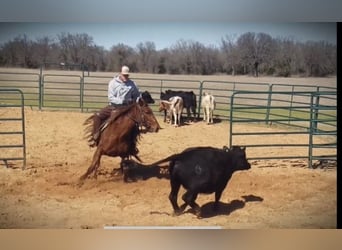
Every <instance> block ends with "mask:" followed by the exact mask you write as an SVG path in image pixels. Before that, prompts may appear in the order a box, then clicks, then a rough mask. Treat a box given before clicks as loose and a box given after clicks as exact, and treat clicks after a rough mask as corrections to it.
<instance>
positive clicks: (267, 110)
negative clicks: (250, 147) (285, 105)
mask: <svg viewBox="0 0 342 250" xmlns="http://www.w3.org/2000/svg"><path fill="white" fill-rule="evenodd" d="M272 89H273V84H269V88H268V92H269V93H268V99H267V108H266V117H265V123H266V124H268V121H269V119H270V110H271V103H272V91H273V90H272Z"/></svg>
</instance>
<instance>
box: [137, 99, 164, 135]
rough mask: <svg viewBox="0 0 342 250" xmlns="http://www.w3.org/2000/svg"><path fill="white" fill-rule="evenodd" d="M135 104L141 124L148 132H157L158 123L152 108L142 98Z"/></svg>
mask: <svg viewBox="0 0 342 250" xmlns="http://www.w3.org/2000/svg"><path fill="white" fill-rule="evenodd" d="M137 106H138V107H139V110H140V116H141V125H143V126H144V127H146V128H147V130H148V131H149V132H158V130H159V129H160V125H159V123H158V121H157V119H156V117H155V116H154V114H153V111H152V109H151V108H150V107H149V106H148V105H147V103H146V102H145V101H144V100H142V99H139V101H138V102H137Z"/></svg>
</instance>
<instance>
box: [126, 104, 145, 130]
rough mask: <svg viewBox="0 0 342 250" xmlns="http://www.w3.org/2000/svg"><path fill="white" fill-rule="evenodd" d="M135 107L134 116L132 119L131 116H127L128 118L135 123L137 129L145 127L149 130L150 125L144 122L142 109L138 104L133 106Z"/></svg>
mask: <svg viewBox="0 0 342 250" xmlns="http://www.w3.org/2000/svg"><path fill="white" fill-rule="evenodd" d="M133 105H135V106H136V107H134V109H135V114H134V117H132V116H131V115H128V117H129V118H130V119H131V120H132V121H134V122H135V124H136V125H137V126H139V127H142V126H145V127H147V128H150V124H149V122H147V121H146V118H145V114H144V111H143V107H141V106H140V105H139V104H138V103H135V104H133Z"/></svg>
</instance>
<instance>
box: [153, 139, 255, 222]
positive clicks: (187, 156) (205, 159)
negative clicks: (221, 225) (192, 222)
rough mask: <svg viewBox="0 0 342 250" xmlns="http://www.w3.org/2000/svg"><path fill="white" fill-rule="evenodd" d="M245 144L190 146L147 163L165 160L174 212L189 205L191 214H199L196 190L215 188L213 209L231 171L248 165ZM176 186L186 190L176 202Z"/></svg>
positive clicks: (217, 203) (212, 190) (242, 168)
mask: <svg viewBox="0 0 342 250" xmlns="http://www.w3.org/2000/svg"><path fill="white" fill-rule="evenodd" d="M245 150H246V148H245V147H239V146H233V147H232V148H230V149H229V148H227V147H226V146H224V147H223V149H220V148H214V147H193V148H188V149H185V150H184V151H183V152H181V153H179V154H173V155H171V156H169V157H167V158H165V159H162V160H160V161H157V162H155V163H153V164H151V165H157V164H160V163H163V162H170V163H169V173H170V184H171V192H170V194H169V200H170V202H171V205H172V207H173V210H174V214H175V215H180V214H181V213H182V212H183V211H184V210H185V208H186V207H187V205H189V206H190V207H191V208H192V209H193V211H194V212H195V215H197V217H198V218H201V209H200V207H199V205H198V204H197V203H196V202H195V200H196V198H197V195H198V194H199V193H205V194H211V193H214V192H215V202H214V206H213V209H214V210H217V209H218V206H219V200H220V198H221V195H222V192H223V190H224V189H225V187H226V185H227V183H228V181H229V180H230V178H231V177H232V175H233V173H234V172H235V171H239V170H248V169H250V167H251V165H250V164H249V162H248V161H247V159H246V153H245ZM180 186H183V187H184V188H185V189H186V190H187V191H186V192H185V194H184V195H183V196H182V199H183V200H184V202H185V203H184V204H183V205H181V207H179V206H178V203H177V196H178V191H179V189H180Z"/></svg>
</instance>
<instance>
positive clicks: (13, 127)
mask: <svg viewBox="0 0 342 250" xmlns="http://www.w3.org/2000/svg"><path fill="white" fill-rule="evenodd" d="M0 160H1V161H3V163H4V165H5V166H6V167H9V166H12V165H13V161H22V162H23V165H22V168H23V169H24V168H25V166H26V142H25V112H24V94H23V92H22V91H21V90H19V89H0Z"/></svg>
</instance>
